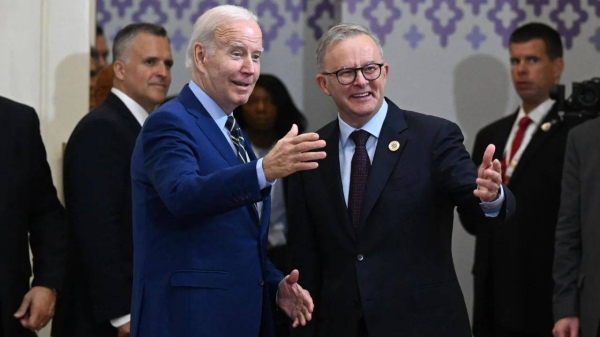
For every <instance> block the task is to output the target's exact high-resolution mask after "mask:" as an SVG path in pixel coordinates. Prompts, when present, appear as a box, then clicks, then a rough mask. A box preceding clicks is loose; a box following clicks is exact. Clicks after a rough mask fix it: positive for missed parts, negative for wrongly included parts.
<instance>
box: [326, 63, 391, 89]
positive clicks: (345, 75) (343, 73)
mask: <svg viewBox="0 0 600 337" xmlns="http://www.w3.org/2000/svg"><path fill="white" fill-rule="evenodd" d="M381 67H383V63H370V64H367V65H366V66H364V67H358V68H343V69H340V70H338V71H334V72H332V73H328V72H322V73H321V74H322V75H335V77H336V78H337V80H338V82H340V84H341V85H349V84H352V83H353V82H354V81H355V80H356V74H357V73H358V71H359V70H360V72H361V73H362V74H363V77H364V78H365V79H366V80H367V81H375V80H376V79H378V78H379V76H381Z"/></svg>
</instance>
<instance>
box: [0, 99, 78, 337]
mask: <svg viewBox="0 0 600 337" xmlns="http://www.w3.org/2000/svg"><path fill="white" fill-rule="evenodd" d="M0 158H2V159H1V160H0V186H1V187H0V337H19V336H30V335H32V333H31V331H35V330H39V329H41V328H43V327H44V326H45V325H46V324H48V321H50V319H51V318H52V316H53V315H54V304H55V302H56V294H57V291H58V292H60V291H61V290H62V289H61V284H62V280H63V276H64V271H65V263H66V244H67V225H66V219H65V214H64V209H63V207H62V205H61V204H60V202H59V201H58V198H57V196H56V189H55V188H54V185H53V184H52V176H51V174H50V167H49V166H48V163H47V161H46V150H45V149H44V144H43V142H42V137H41V135H40V123H39V120H38V117H37V114H36V113H35V111H34V110H33V109H32V108H30V107H28V106H25V105H22V104H20V103H17V102H13V101H11V100H9V99H6V98H4V97H0ZM30 247H31V252H32V253H33V282H32V283H31V288H30V285H29V278H30V277H31V264H30V263H29V248H30ZM30 330H31V331H30Z"/></svg>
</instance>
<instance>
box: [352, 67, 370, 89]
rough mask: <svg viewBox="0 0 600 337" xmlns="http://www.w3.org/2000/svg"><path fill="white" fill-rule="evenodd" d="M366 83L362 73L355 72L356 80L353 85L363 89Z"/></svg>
mask: <svg viewBox="0 0 600 337" xmlns="http://www.w3.org/2000/svg"><path fill="white" fill-rule="evenodd" d="M367 83H369V81H368V80H367V79H366V78H365V75H363V73H362V71H360V70H357V71H356V78H355V79H354V83H353V84H354V85H356V86H360V87H364V86H365V85H366V84H367Z"/></svg>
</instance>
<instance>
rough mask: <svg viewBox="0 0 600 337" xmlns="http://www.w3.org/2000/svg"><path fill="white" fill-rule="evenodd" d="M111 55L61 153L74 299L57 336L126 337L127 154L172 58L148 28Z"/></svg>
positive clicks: (157, 30)
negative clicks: (102, 95) (94, 103)
mask: <svg viewBox="0 0 600 337" xmlns="http://www.w3.org/2000/svg"><path fill="white" fill-rule="evenodd" d="M113 51H114V55H115V62H114V63H113V65H112V67H113V69H114V73H115V75H114V80H113V88H112V90H111V93H109V95H108V97H107V98H106V100H105V101H104V102H103V103H102V105H100V106H99V107H98V108H96V109H94V110H92V111H91V112H90V113H89V114H87V115H86V116H85V117H84V118H83V119H82V120H81V121H80V122H79V123H78V125H77V126H76V128H75V130H74V131H73V133H72V135H71V137H70V139H69V142H68V143H67V147H66V150H65V158H64V184H65V185H64V186H65V200H66V207H67V213H68V216H69V223H70V227H71V229H72V233H73V247H72V251H71V254H72V259H73V264H72V266H73V269H72V270H70V276H71V277H72V278H73V280H72V289H73V294H72V295H73V296H72V299H71V300H70V303H65V307H64V310H65V313H64V314H65V317H62V319H66V320H68V321H70V322H67V323H65V324H67V325H72V329H69V330H70V331H63V332H62V333H58V332H59V331H58V330H55V332H57V334H59V335H60V336H68V335H71V334H72V335H73V336H117V335H119V336H127V335H128V334H129V319H130V318H129V313H130V310H131V287H132V284H133V283H132V282H133V247H132V244H133V239H132V216H131V178H130V177H131V174H130V161H131V154H132V152H133V147H134V145H135V140H136V137H137V136H138V134H139V132H140V130H141V125H142V124H143V123H144V120H145V119H146V118H147V117H148V114H149V113H150V112H152V110H154V108H155V107H156V106H157V105H158V104H160V103H162V102H163V101H164V99H165V96H166V94H167V91H168V89H169V85H170V83H171V73H170V69H171V66H172V65H173V58H172V56H171V48H170V45H169V40H168V37H167V32H166V31H165V29H164V28H163V27H161V26H157V25H154V24H148V23H139V24H132V25H129V26H127V27H125V28H123V29H122V30H121V31H119V33H117V36H116V38H115V42H114V47H113ZM61 306H62V303H61ZM62 309H63V308H62V307H61V308H60V310H59V311H62ZM61 314H62V313H61Z"/></svg>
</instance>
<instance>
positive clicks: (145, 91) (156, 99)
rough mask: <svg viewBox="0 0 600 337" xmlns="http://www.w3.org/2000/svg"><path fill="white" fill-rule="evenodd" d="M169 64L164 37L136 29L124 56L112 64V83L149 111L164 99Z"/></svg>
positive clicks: (168, 50)
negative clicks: (113, 80)
mask: <svg viewBox="0 0 600 337" xmlns="http://www.w3.org/2000/svg"><path fill="white" fill-rule="evenodd" d="M172 65H173V57H172V56H171V47H170V45H169V40H167V38H165V37H161V36H155V35H152V34H148V33H139V34H137V35H136V36H135V37H134V38H133V41H131V46H130V47H129V52H128V55H126V58H125V60H117V61H115V63H114V65H113V70H114V72H115V77H116V80H115V82H114V86H115V88H117V89H119V90H121V91H123V92H124V93H125V94H126V95H127V96H129V97H131V99H133V100H134V101H136V102H137V103H138V104H139V105H141V106H142V107H143V108H144V109H145V110H146V111H148V112H151V111H152V110H154V108H155V107H156V106H157V105H158V104H160V103H162V102H164V100H165V96H166V95H167V92H168V91H169V85H171V66H172Z"/></svg>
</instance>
